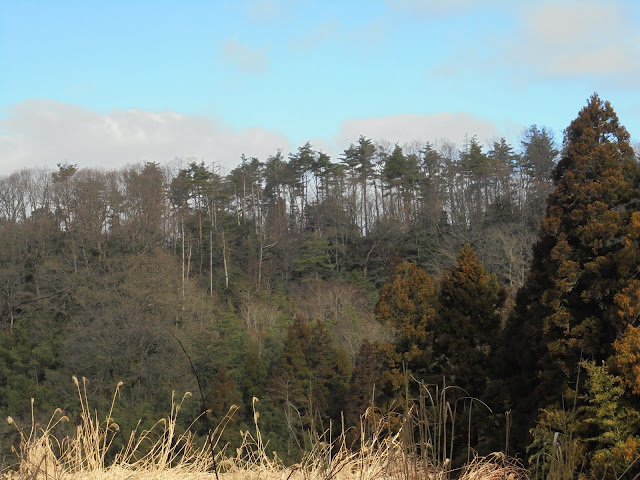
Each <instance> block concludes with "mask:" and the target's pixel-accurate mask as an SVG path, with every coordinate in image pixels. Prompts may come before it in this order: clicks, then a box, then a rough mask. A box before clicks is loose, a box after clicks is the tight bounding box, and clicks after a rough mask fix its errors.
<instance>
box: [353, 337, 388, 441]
mask: <svg viewBox="0 0 640 480" xmlns="http://www.w3.org/2000/svg"><path fill="white" fill-rule="evenodd" d="M380 374H381V372H380V355H379V349H378V346H377V345H374V344H372V343H370V342H369V340H368V339H367V338H365V339H364V341H363V342H362V345H361V346H360V351H359V352H358V356H357V358H356V364H355V367H354V369H353V373H352V374H351V380H350V381H349V393H348V394H347V397H346V399H345V403H344V421H345V424H346V426H347V427H348V428H349V429H350V430H349V433H348V440H349V441H350V443H354V442H356V441H357V439H359V437H360V417H361V416H362V415H363V414H364V413H365V412H366V410H367V408H369V407H371V406H373V405H374V402H375V398H374V396H375V386H376V382H377V381H378V379H379V378H380Z"/></svg>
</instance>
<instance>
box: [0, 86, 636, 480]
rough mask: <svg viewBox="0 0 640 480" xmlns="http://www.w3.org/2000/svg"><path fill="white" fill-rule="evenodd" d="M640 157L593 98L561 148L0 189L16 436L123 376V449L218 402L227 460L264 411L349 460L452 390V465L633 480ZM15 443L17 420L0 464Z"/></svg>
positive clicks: (304, 163) (544, 139) (1, 337)
mask: <svg viewBox="0 0 640 480" xmlns="http://www.w3.org/2000/svg"><path fill="white" fill-rule="evenodd" d="M542 120H544V119H542ZM638 153H639V152H638V150H637V149H635V150H634V148H633V147H632V145H631V143H630V135H629V133H628V132H627V130H626V129H625V128H624V127H623V126H622V125H621V124H620V122H619V120H618V117H617V116H616V114H615V112H614V110H613V107H612V106H611V105H610V103H609V102H606V101H604V100H602V99H600V97H598V96H597V95H596V94H594V95H593V96H592V97H591V98H590V99H588V101H587V105H586V106H585V107H584V108H583V109H582V110H581V111H580V112H579V113H578V115H577V117H576V119H575V120H574V121H573V122H572V123H571V124H570V125H569V126H568V127H567V129H566V130H565V132H564V139H563V140H562V141H559V140H557V139H555V138H553V135H552V134H551V133H550V132H549V131H548V130H547V129H545V128H541V127H538V126H537V125H531V126H530V127H528V128H527V129H526V130H525V131H524V132H523V134H522V137H521V140H520V143H519V144H518V145H511V144H509V143H508V142H507V141H506V140H505V139H504V138H501V139H491V140H488V141H486V143H483V142H482V141H481V140H479V139H478V138H477V137H476V136H473V135H470V136H468V137H467V139H466V141H465V142H464V144H462V145H457V144H454V143H452V142H450V141H448V140H446V139H438V140H434V141H433V143H431V142H427V143H423V144H418V143H415V144H407V145H399V144H392V143H386V142H374V141H372V140H371V139H369V138H366V137H364V136H361V137H360V138H358V139H354V143H352V144H351V145H350V146H349V147H348V148H347V149H345V150H344V152H343V153H342V154H341V155H340V156H339V158H334V159H332V158H330V157H329V156H328V155H327V154H325V153H323V152H321V151H316V150H314V147H313V145H311V144H310V143H306V144H304V145H302V146H300V147H299V148H298V149H297V151H296V152H294V153H292V154H289V155H288V156H286V157H285V156H284V155H283V153H282V152H280V151H276V152H274V153H273V155H271V156H269V157H268V158H266V159H258V158H245V157H242V158H241V161H240V163H239V164H238V166H237V167H235V168H234V169H232V170H231V171H230V172H228V173H227V172H225V173H223V172H221V169H220V168H219V167H218V166H216V165H207V164H206V163H205V162H204V161H202V160H198V159H191V158H186V159H175V160H174V161H170V162H167V163H166V164H164V165H161V164H157V163H151V162H146V163H139V164H135V165H130V166H128V167H126V168H122V169H119V170H106V169H103V170H99V169H86V168H79V167H78V166H77V165H76V164H70V163H60V164H58V168H57V169H56V170H54V171H51V170H47V169H45V168H34V169H23V170H18V171H15V172H14V173H12V174H10V175H7V176H4V177H0V322H1V323H0V416H2V417H3V418H7V417H8V416H11V417H12V419H13V421H14V422H15V423H19V424H21V425H30V424H31V422H32V414H33V418H34V419H35V420H36V421H38V422H44V423H46V421H47V419H48V418H49V417H50V415H51V412H53V411H54V410H55V409H56V408H62V410H63V411H64V412H65V414H66V415H67V416H68V417H69V418H70V419H71V423H72V424H73V423H74V421H77V420H78V419H79V416H80V411H79V406H78V402H77V393H76V389H75V387H74V385H73V383H72V376H76V377H77V378H79V379H82V378H84V379H86V381H85V382H84V386H85V388H86V390H87V396H88V398H89V399H90V402H91V404H92V405H93V406H94V407H95V408H97V409H103V410H109V405H111V402H112V396H113V394H114V391H115V389H116V386H117V385H118V383H119V382H122V385H121V387H119V390H118V396H117V399H116V400H115V403H114V407H113V408H114V413H113V417H114V418H116V419H117V420H118V424H119V427H120V430H121V433H122V435H119V436H116V438H115V439H114V443H115V445H116V446H118V445H124V444H125V443H126V441H127V435H128V434H127V432H130V431H131V430H133V429H135V428H136V426H137V425H138V422H140V424H141V425H143V426H144V425H151V424H153V423H154V422H155V421H156V420H157V418H159V417H162V416H163V415H164V414H165V413H166V412H167V411H169V410H170V409H171V400H172V392H176V395H178V396H182V394H184V392H187V391H189V392H194V395H193V397H191V398H189V399H187V400H186V401H185V402H184V405H183V408H182V410H181V412H180V418H179V419H178V420H179V422H178V424H179V427H180V428H182V429H186V428H187V427H188V426H189V425H190V424H192V422H193V421H194V419H195V418H197V417H198V415H199V414H201V413H202V409H203V404H202V403H203V402H201V401H200V399H199V398H198V395H196V392H198V391H199V390H200V389H201V390H202V392H203V396H204V400H205V401H204V407H205V409H207V410H208V412H207V413H206V415H207V416H208V418H209V419H210V422H211V424H212V425H217V424H218V423H220V422H228V423H227V427H226V428H225V430H224V433H223V442H224V443H226V444H228V448H235V447H236V446H237V445H238V444H239V442H240V435H239V433H238V432H239V431H241V430H247V429H248V428H249V426H250V425H252V424H253V420H254V408H255V409H257V410H258V411H259V413H260V424H261V429H262V434H263V436H264V437H265V438H268V439H269V442H270V443H269V449H270V451H274V452H276V453H277V455H278V456H279V458H281V459H283V460H284V461H285V462H289V463H293V462H296V461H297V460H298V459H299V458H300V456H301V455H302V453H303V452H304V451H305V449H307V448H308V444H307V442H308V435H307V432H309V431H311V430H314V431H322V432H325V433H326V432H330V433H332V434H333V435H336V434H338V433H339V432H340V431H342V430H343V429H344V430H346V431H347V435H346V438H347V439H348V440H349V442H350V448H353V449H357V448H358V447H359V444H358V441H359V439H358V435H357V434H353V433H351V434H350V433H349V432H359V431H360V422H361V415H362V414H363V413H364V412H365V410H367V409H368V408H371V409H375V411H376V412H380V414H387V413H389V412H393V411H404V412H405V413H406V412H407V411H408V410H409V408H410V407H409V405H410V404H413V403H416V402H419V399H420V398H423V393H424V392H425V391H433V392H437V391H443V390H444V389H447V390H446V391H447V392H448V393H447V395H449V397H448V401H449V402H450V405H453V406H454V408H455V409H456V411H457V415H456V416H455V420H451V421H452V422H456V428H455V430H453V429H452V431H455V432H456V433H455V435H454V434H452V438H451V439H450V441H451V446H452V447H451V452H452V455H451V458H450V459H449V461H451V462H452V464H453V465H454V466H455V465H461V464H462V463H464V461H465V460H466V459H467V458H468V457H467V456H468V451H469V449H472V450H473V452H475V453H477V454H479V455H486V454H488V453H490V452H495V451H503V452H505V453H506V454H508V455H513V456H515V457H518V458H519V459H521V461H522V462H523V463H524V464H525V465H528V466H530V467H531V468H534V466H535V465H539V464H541V463H542V464H544V463H545V462H547V464H548V463H549V462H550V459H551V458H552V457H553V452H554V451H555V450H556V449H557V448H558V439H559V438H560V439H561V441H562V442H563V443H562V446H563V448H565V450H566V451H567V452H569V451H571V452H572V456H571V459H572V460H571V461H572V462H574V463H572V464H571V465H570V469H572V471H574V472H578V471H579V472H583V473H584V474H588V475H590V476H591V477H593V478H616V479H617V478H627V477H622V476H621V475H622V474H624V475H628V478H630V479H631V478H633V476H634V475H635V474H637V473H638V472H640V460H638V458H639V457H640V434H639V433H638V432H640V325H639V322H638V320H639V319H640V167H639V164H638V162H639V160H640V158H639V156H638ZM194 371H195V374H194ZM199 384H200V385H199ZM421 392H422V393H421ZM32 398H33V399H34V400H33V405H32V403H31V401H30V399H32ZM255 398H257V399H258V400H257V401H255V400H254V399H255ZM32 409H33V412H32ZM230 409H231V411H233V412H234V413H233V415H232V416H230V417H229V416H228V413H229V411H230ZM472 416H473V421H471V418H472ZM458 423H459V424H460V425H459V426H458ZM194 428H196V433H197V434H198V435H199V436H200V437H201V438H202V439H204V438H205V437H206V431H205V430H206V429H205V427H204V426H201V425H200V424H195V426H194ZM17 438H18V436H17V433H16V429H15V427H13V426H12V425H8V424H7V423H6V422H3V426H2V427H0V453H1V454H2V455H1V458H2V459H3V460H2V464H3V465H2V466H3V467H4V466H6V465H10V464H11V463H12V462H15V455H14V454H13V453H12V450H11V446H12V445H15V444H16V442H17ZM547 467H549V466H548V465H547ZM576 475H577V474H576ZM567 478H571V477H567ZM576 478H577V477H576ZM585 478H586V477H585Z"/></svg>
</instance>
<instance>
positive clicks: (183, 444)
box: [2, 378, 528, 480]
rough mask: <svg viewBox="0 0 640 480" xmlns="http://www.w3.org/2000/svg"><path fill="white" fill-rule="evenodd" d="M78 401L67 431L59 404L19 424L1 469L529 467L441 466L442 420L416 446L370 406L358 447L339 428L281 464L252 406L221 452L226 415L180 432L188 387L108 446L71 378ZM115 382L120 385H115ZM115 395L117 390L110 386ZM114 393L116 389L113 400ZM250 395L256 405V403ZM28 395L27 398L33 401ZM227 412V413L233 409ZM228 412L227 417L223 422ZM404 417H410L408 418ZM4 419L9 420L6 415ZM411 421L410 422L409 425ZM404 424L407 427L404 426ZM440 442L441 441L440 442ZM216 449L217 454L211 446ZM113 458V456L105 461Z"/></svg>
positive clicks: (249, 475)
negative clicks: (198, 435) (165, 410)
mask: <svg viewBox="0 0 640 480" xmlns="http://www.w3.org/2000/svg"><path fill="white" fill-rule="evenodd" d="M74 382H75V384H76V387H77V388H78V394H79V397H80V402H81V406H82V415H81V422H80V424H79V425H77V426H76V427H75V432H74V434H73V435H70V436H65V437H64V438H57V437H56V436H55V435H54V430H55V429H56V427H58V426H59V425H60V424H61V423H64V422H68V421H69V419H68V418H67V417H66V416H64V415H63V414H62V411H60V410H59V409H58V410H56V411H55V412H54V414H53V415H52V417H51V419H50V421H49V422H48V424H47V425H46V426H38V425H36V424H32V425H31V427H30V428H28V429H24V430H21V429H20V428H19V427H18V426H17V425H16V428H17V429H18V431H19V432H20V438H21V440H20V445H19V446H18V448H17V449H16V454H17V455H18V459H19V461H18V463H17V465H16V466H15V468H14V469H13V470H9V471H5V472H3V473H2V477H3V478H6V479H7V480H39V479H42V480H45V479H46V480H76V479H78V480H79V479H87V480H92V479H96V480H98V479H99V480H147V479H149V480H151V479H154V480H155V479H160V480H161V479H167V480H182V479H185V480H187V479H189V480H192V479H193V480H197V479H218V480H236V479H238V480H240V479H243V480H244V479H260V480H271V479H274V480H276V479H277V480H296V479H305V480H306V479H323V480H332V479H335V480H341V479H345V480H347V479H358V480H373V479H402V480H408V479H418V478H421V479H427V478H428V479H434V480H446V479H448V478H451V477H456V478H460V479H463V480H526V479H527V478H528V474H527V472H526V470H524V469H523V468H521V467H520V466H519V465H518V464H517V463H516V462H515V461H514V460H512V459H509V458H507V457H505V456H504V455H503V454H500V453H495V454H492V455H490V456H488V457H486V458H474V459H471V461H470V462H469V463H468V465H467V466H466V467H464V468H463V469H461V470H458V471H455V472H454V471H451V470H450V469H449V468H447V466H448V464H449V461H448V459H447V458H446V455H444V461H440V460H439V458H442V457H441V452H440V451H437V450H438V445H439V443H440V442H441V440H439V439H438V438H439V437H441V435H442V434H443V433H445V434H446V432H443V431H442V425H438V424H437V423H434V424H433V425H431V426H428V425H427V426H425V428H424V429H423V430H422V432H423V433H424V434H425V436H426V437H425V436H423V435H422V434H421V435H420V436H421V437H423V440H421V442H422V448H418V444H417V443H416V442H414V441H413V440H411V439H413V436H414V433H413V432H414V431H415V424H414V423H411V422H408V421H402V420H401V421H400V422H398V419H397V418H396V419H395V421H394V422H393V423H394V425H396V428H394V429H393V431H394V433H392V434H391V433H389V432H390V431H391V430H390V429H389V422H390V420H389V419H388V418H385V417H383V416H380V415H375V414H372V412H368V413H367V414H365V415H364V416H363V422H362V424H363V426H362V427H361V432H360V445H361V446H360V448H358V449H357V450H351V449H349V448H348V446H347V443H346V440H345V435H344V434H343V435H341V436H340V437H339V438H337V439H335V440H333V441H324V440H323V439H322V438H320V437H316V438H315V441H314V442H313V447H312V448H311V449H310V451H308V452H307V453H306V454H304V455H303V457H302V460H301V461H300V463H298V464H295V465H290V466H287V465H284V464H283V463H282V461H280V459H279V458H278V457H277V455H275V454H273V455H271V456H269V455H268V454H267V445H268V442H266V441H265V440H263V438H262V436H261V434H260V430H259V428H258V418H259V414H258V412H255V410H254V423H255V431H254V432H249V431H244V432H240V434H241V435H242V445H241V447H240V448H238V449H237V450H236V451H235V452H233V453H231V452H227V449H226V448H224V446H222V445H218V442H219V440H220V435H221V433H222V431H223V430H224V427H225V425H226V421H223V422H222V424H221V425H218V426H217V427H216V428H215V430H214V431H212V432H211V433H212V435H211V439H212V443H211V444H210V443H209V442H206V443H205V444H204V445H203V446H196V443H195V441H194V440H195V437H194V435H193V434H192V433H191V432H190V431H189V430H187V432H185V433H180V434H178V433H177V431H176V419H177V416H178V412H179V411H180V407H181V405H182V402H183V401H184V399H185V398H187V397H188V396H190V394H188V393H187V394H186V395H185V396H183V398H182V399H180V400H176V399H175V398H174V401H173V402H172V408H171V413H170V414H169V416H168V417H166V418H164V419H161V420H159V421H158V422H157V423H156V424H155V425H154V427H152V428H151V429H149V430H143V431H140V432H138V431H134V432H132V433H131V435H130V437H129V439H128V443H127V444H126V446H125V447H124V448H122V449H121V450H120V451H118V452H116V453H115V457H114V456H113V455H114V452H111V451H110V450H111V449H112V442H113V439H114V437H115V435H116V434H117V432H118V429H119V428H118V425H117V424H116V423H115V422H114V420H113V419H112V418H111V413H112V411H113V402H112V406H111V411H109V413H108V414H107V415H106V416H105V418H104V420H102V421H100V420H99V419H98V414H97V413H92V412H91V410H90V408H89V405H88V402H87V396H86V392H85V391H83V389H81V387H80V384H79V382H78V380H77V379H75V378H74ZM119 386H120V385H118V388H119ZM116 394H117V389H116ZM115 398H116V395H114V400H115ZM255 400H256V399H254V405H255ZM32 402H33V400H32ZM232 413H233V412H230V414H232ZM229 418H230V416H227V419H226V420H227V421H228V419H229ZM407 418H408V417H407ZM8 421H9V423H10V424H14V425H15V422H13V420H12V418H11V417H9V418H8ZM409 427H411V428H409ZM409 430H410V431H411V432H409ZM445 444H446V442H445ZM213 451H216V452H217V453H216V454H215V456H213V455H212V452H213ZM108 454H109V455H110V457H109V458H113V460H111V461H107V460H106V459H107V457H108Z"/></svg>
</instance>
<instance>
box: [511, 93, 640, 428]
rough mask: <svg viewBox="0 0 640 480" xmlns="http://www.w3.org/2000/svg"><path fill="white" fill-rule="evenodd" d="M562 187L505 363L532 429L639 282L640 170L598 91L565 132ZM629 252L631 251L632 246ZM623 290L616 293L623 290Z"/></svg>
mask: <svg viewBox="0 0 640 480" xmlns="http://www.w3.org/2000/svg"><path fill="white" fill-rule="evenodd" d="M553 177H554V182H555V190H554V191H553V193H552V194H551V195H550V196H549V199H548V204H547V211H546V215H545V217H544V219H543V220H542V221H541V224H540V232H539V240H538V242H537V243H536V244H535V246H534V251H533V262H532V266H531V271H530V274H529V276H528V278H527V280H526V282H525V284H524V286H523V287H522V288H521V290H520V292H519V293H518V296H517V299H516V307H515V310H514V314H513V315H512V316H511V318H510V319H509V321H508V325H507V328H506V336H505V339H504V342H505V343H506V344H508V345H509V347H508V348H507V351H508V354H507V356H506V357H503V359H502V365H503V367H504V372H505V373H506V378H507V379H508V384H509V387H510V391H511V397H512V401H513V404H514V409H515V411H514V419H516V421H517V419H518V418H519V419H520V422H521V424H520V428H521V429H522V430H520V432H517V433H516V432H514V433H513V434H512V438H514V439H515V438H518V437H519V438H524V433H525V431H526V430H525V429H527V428H529V427H531V426H532V420H533V416H534V415H535V413H536V411H537V409H539V408H543V407H546V406H548V405H550V404H553V403H555V402H557V403H558V404H559V403H560V400H561V394H562V393H563V390H564V389H565V388H566V387H568V386H569V387H571V388H575V383H576V376H577V371H578V367H577V366H578V363H579V361H580V359H581V358H584V359H592V360H595V361H602V360H605V359H607V358H608V357H609V356H610V355H611V354H612V353H613V347H612V343H613V342H614V341H615V339H616V337H617V336H618V335H619V334H620V333H621V332H622V331H623V329H624V326H625V323H626V322H628V320H627V319H625V318H624V316H622V315H619V313H618V310H619V308H618V307H617V306H616V298H618V299H620V297H619V295H620V294H621V293H623V292H625V291H626V290H628V289H629V287H630V286H631V285H632V283H633V281H632V277H633V276H634V275H637V274H638V265H640V261H639V260H640V256H638V255H636V254H634V253H633V252H632V251H631V250H630V248H629V245H632V244H634V243H637V238H629V229H630V228H631V225H630V222H631V219H632V213H633V211H634V210H637V209H638V197H639V195H638V189H637V186H638V179H639V169H638V165H637V163H636V162H635V159H634V154H633V150H632V148H631V146H630V144H629V134H628V133H627V131H626V129H625V128H624V127H623V126H622V125H620V123H619V121H618V117H617V116H616V114H615V112H614V111H613V108H612V107H611V105H610V103H609V102H604V101H602V100H601V99H600V98H599V97H598V96H597V95H595V94H594V95H593V96H592V97H591V98H590V100H589V103H588V104H587V106H586V107H585V108H583V109H582V111H581V112H580V113H579V115H578V117H577V118H576V119H575V120H574V121H573V122H572V123H571V125H570V126H569V127H568V128H567V129H566V131H565V139H564V149H563V153H562V157H561V160H560V162H559V163H558V165H557V166H556V168H555V170H554V172H553ZM627 253H628V254H627ZM617 296H618V297H617Z"/></svg>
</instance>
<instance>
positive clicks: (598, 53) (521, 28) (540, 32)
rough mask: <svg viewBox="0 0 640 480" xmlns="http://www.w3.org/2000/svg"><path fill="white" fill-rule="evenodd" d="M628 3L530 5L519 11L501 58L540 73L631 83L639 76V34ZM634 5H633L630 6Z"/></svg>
mask: <svg viewBox="0 0 640 480" xmlns="http://www.w3.org/2000/svg"><path fill="white" fill-rule="evenodd" d="M625 8H628V9H631V8H633V7H631V6H629V5H626V6H625V5H624V4H622V3H615V2H602V1H588V2H576V1H564V2H544V3H539V4H531V6H530V7H529V8H525V9H523V10H522V11H521V17H520V21H519V24H518V25H517V26H516V29H515V32H514V33H515V35H514V37H515V41H514V42H513V43H511V44H510V47H509V48H508V49H506V58H505V59H506V60H507V61H508V62H513V63H515V64H519V65H521V66H524V67H525V68H527V69H530V70H531V71H532V72H533V73H534V74H536V75H539V76H542V77H552V78H553V77H578V76H584V75H595V76H599V77H605V78H609V79H615V80H616V81H617V82H618V83H622V84H625V83H627V84H633V83H634V82H636V84H637V82H638V77H639V76H640V61H639V60H638V59H640V35H639V34H638V32H637V28H636V27H635V26H634V25H633V23H632V22H631V21H630V18H633V12H632V11H630V10H629V11H627V10H625ZM635 8H637V7H635Z"/></svg>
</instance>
